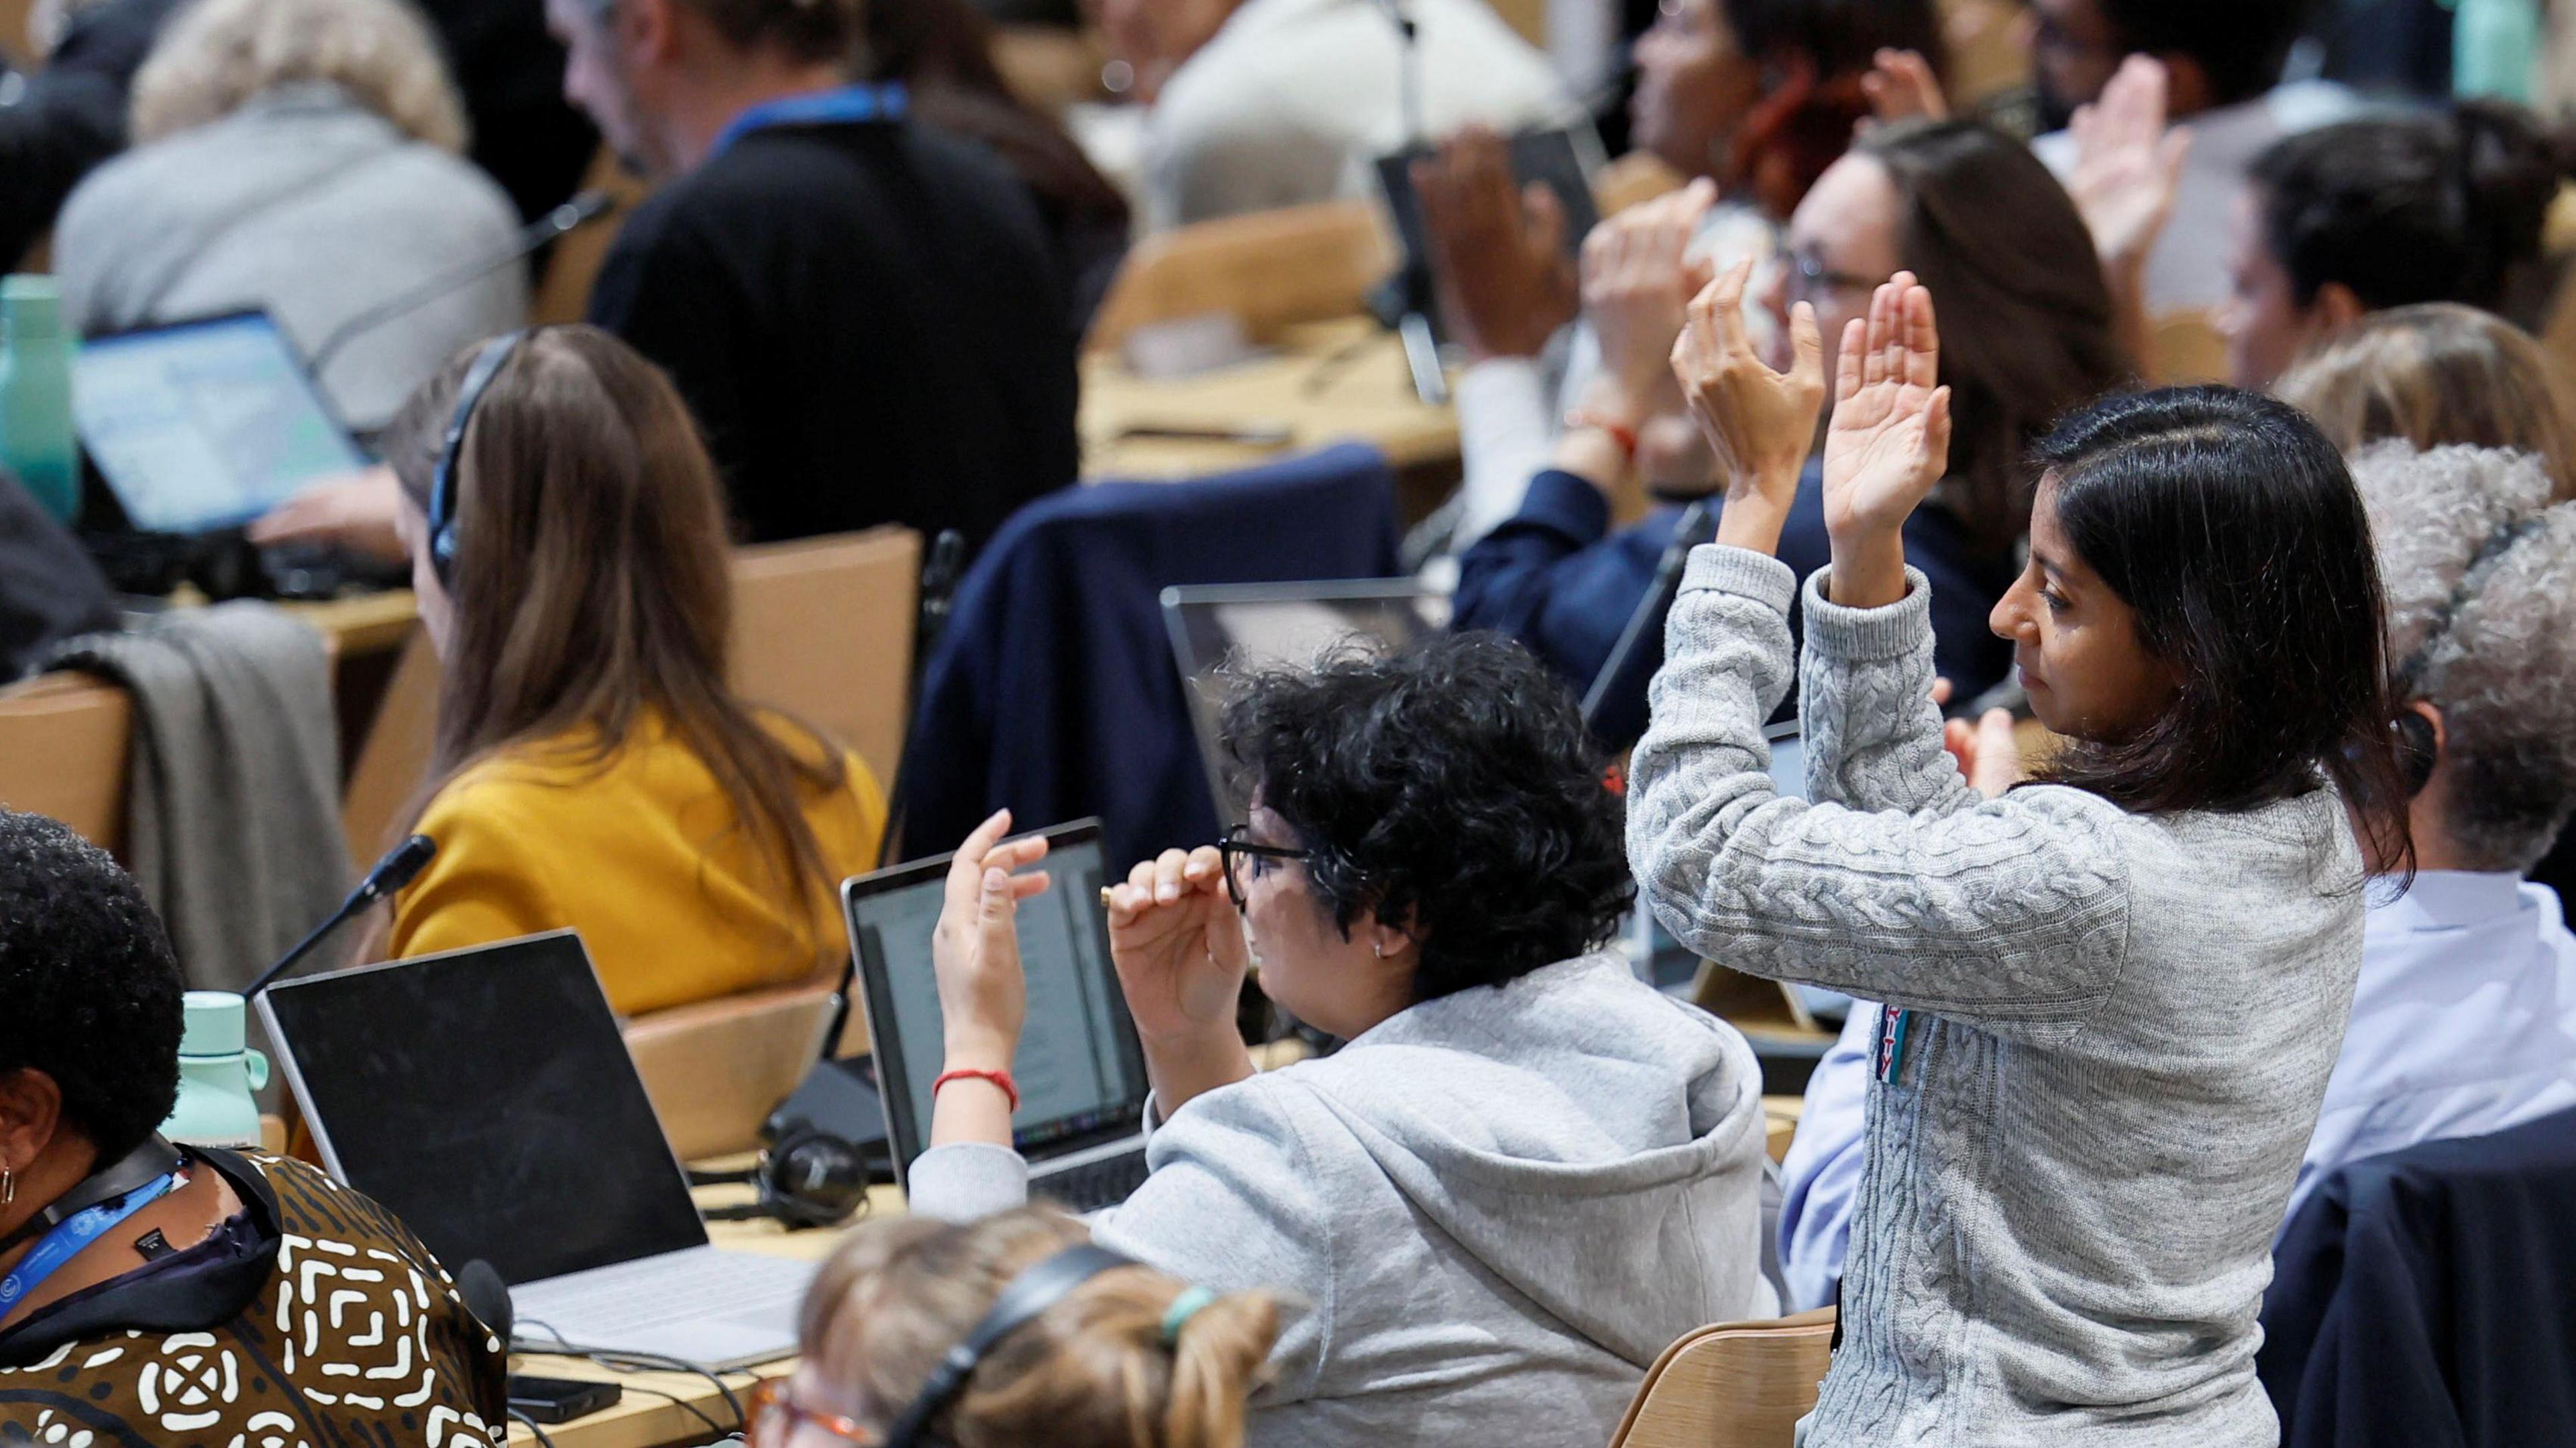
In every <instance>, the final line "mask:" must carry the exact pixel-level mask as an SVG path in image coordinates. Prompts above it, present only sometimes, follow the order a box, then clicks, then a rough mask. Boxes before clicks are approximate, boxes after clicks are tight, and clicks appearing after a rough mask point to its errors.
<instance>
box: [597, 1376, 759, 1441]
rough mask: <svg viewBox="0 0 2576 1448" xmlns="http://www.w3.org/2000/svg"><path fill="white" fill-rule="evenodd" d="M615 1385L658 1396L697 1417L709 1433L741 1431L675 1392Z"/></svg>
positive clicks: (631, 1385) (638, 1384)
mask: <svg viewBox="0 0 2576 1448" xmlns="http://www.w3.org/2000/svg"><path fill="white" fill-rule="evenodd" d="M617 1386H619V1387H621V1388H623V1389H625V1390H626V1391H628V1392H630V1393H642V1394H644V1395H645V1396H646V1397H648V1398H660V1399H661V1400H663V1401H664V1402H666V1403H669V1404H670V1405H671V1406H672V1407H675V1408H677V1409H679V1410H680V1411H681V1412H683V1413H686V1414H688V1415H689V1416H690V1417H692V1418H695V1419H697V1420H698V1421H699V1422H701V1423H704V1424H706V1425H707V1431H708V1432H710V1433H714V1434H717V1435H719V1436H722V1435H724V1434H727V1433H739V1432H741V1431H742V1430H741V1429H739V1428H731V1429H729V1428H727V1427H725V1425H724V1424H722V1423H719V1422H717V1421H716V1420H715V1419H713V1418H710V1417H708V1416H707V1412H706V1410H705V1409H704V1408H701V1407H699V1406H698V1405H697V1404H695V1403H692V1402H690V1401H689V1400H688V1399H686V1398H684V1397H681V1396H680V1395H679V1394H677V1393H666V1392H664V1391H662V1390H661V1389H660V1388H648V1387H646V1386H644V1385H643V1384H642V1383H619V1384H618V1385H617Z"/></svg>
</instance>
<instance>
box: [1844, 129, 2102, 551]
mask: <svg viewBox="0 0 2576 1448" xmlns="http://www.w3.org/2000/svg"><path fill="white" fill-rule="evenodd" d="M1854 150H1855V151H1857V152H1860V153H1862V154H1866V155H1869V156H1873V157H1875V158H1877V160H1878V161H1879V162H1880V164H1882V165H1884V166H1886V167H1887V172H1888V176H1889V178H1890V179H1891V180H1893V181H1894V182H1895V184H1896V191H1897V195H1898V197H1899V198H1901V205H1902V214H1903V217H1904V220H1903V223H1902V227H1903V229H1902V233H1901V235H1900V236H1899V238H1898V241H1897V256H1898V257H1899V258H1900V259H1901V260H1902V261H1903V262H1904V264H1905V266H1906V267H1907V269H1909V270H1911V271H1912V272H1913V273H1914V274H1915V275H1916V276H1918V277H1920V278H1922V280H1923V285H1924V286H1926V287H1929V288H1930V289H1931V291H1932V296H1933V298H1934V299H1935V300H1936V301H1937V302H1938V303H1939V305H1940V308H1941V380H1942V381H1943V382H1945V383H1947V384H1949V387H1950V415H1951V417H1952V419H1953V421H1952V425H1951V442H1950V475H1949V477H1947V478H1945V479H1944V480H1943V481H1942V484H1941V490H1940V491H1939V492H1938V493H1936V494H1935V495H1934V496H1935V498H1936V499H1937V500H1938V501H1940V502H1941V503H1943V504H1944V505H1946V506H1947V507H1948V508H1949V509H1950V511H1951V512H1952V513H1954V514H1956V515H1957V516H1958V517H1959V519H1960V520H1961V521H1962V522H1964V523H1965V524H1966V525H1967V528H1968V534H1969V537H1970V538H1971V539H1972V540H1974V542H1975V543H1976V544H1977V546H1979V547H1981V548H1983V549H1985V550H1987V551H1988V552H1990V553H1996V554H2001V553H2005V552H2008V551H2010V549H2011V548H2012V546H2013V544H2014V542H2015V541H2016V540H2018V539H2019V538H2020V537H2021V535H2022V534H2023V533H2024V532H2026V531H2028V529H2029V527H2030V500H2031V488H2030V477H2029V474H2028V471H2027V469H2026V468H2025V467H2024V465H2023V455H2024V453H2025V452H2026V451H2027V450H2028V448H2029V447H2030V445H2031V444H2032V443H2033V442H2036V441H2037V440H2038V439H2039V438H2040V436H2041V435H2042V434H2043V433H2045V432H2046V431H2047V430H2048V427H2049V425H2050V424H2051V423H2053V422H2055V421H2056V420H2057V419H2058V418H2059V417H2060V416H2061V415H2063V414H2065V413H2066V412H2068V411H2070V410H2072V409H2074V408H2075V407H2077V406H2078V405H2080V404H2082V403H2085V402H2089V401H2091V400H2092V399H2093V398H2095V397H2098V396H2100V395H2101V394H2102V393H2103V392H2105V391H2107V390H2109V389H2110V388H2112V387H2114V386H2116V385H2118V384H2120V383H2121V382H2123V381H2125V380H2127V379H2128V378H2129V377H2130V376H2131V375H2132V373H2133V372H2134V368H2133V366H2132V363H2131V359H2130V358H2129V357H2127V356H2126V355H2125V354H2123V353H2122V351H2121V350H2120V344H2119V343H2118V341H2117V340H2115V339H2114V337H2113V336H2112V333H2111V294H2110V291H2109V289H2108V288H2107V287H2106V286H2105V285H2104V284H2103V281H2102V264H2101V262H2100V261H2099V260H2098V259H2097V257H2096V254H2095V252H2094V249H2093V236H2092V233H2090V232H2089V231H2087V230H2085V228H2084V219H2083V218H2082V217H2081V216H2078V215H2077V214H2076V212H2075V203H2073V202H2072V201H2069V200H2067V199H2066V190H2065V188H2064V187H2062V186H2060V185H2059V184H2058V182H2057V178H2056V177H2054V176H2051V175H2050V174H2049V172H2048V168H2047V167H2046V166H2043V165H2041V164H2040V162H2039V160H2038V158H2037V157H2035V156H2033V155H2031V153H2030V148H2029V147H2027V146H2025V145H2023V144H2022V143H2021V142H2019V141H2016V140H2013V139H2012V138H2011V137H2009V136H2007V135H2005V134H2004V133H2003V132H2001V131H1998V130H1996V129H1994V128H1993V127H1992V126H1988V125H1984V124H1981V123H1979V122H1976V121H1929V122H1916V123H1912V124H1907V125H1896V126H1887V127H1882V128H1881V129H1879V130H1877V131H1875V132H1872V133H1871V134H1870V135H1869V136H1868V137H1866V138H1864V139H1863V140H1862V141H1861V142H1860V143H1859V145H1857V146H1856V147H1854Z"/></svg>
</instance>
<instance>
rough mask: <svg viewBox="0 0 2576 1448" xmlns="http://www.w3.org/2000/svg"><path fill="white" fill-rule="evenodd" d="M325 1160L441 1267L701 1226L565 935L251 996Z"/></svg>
mask: <svg viewBox="0 0 2576 1448" xmlns="http://www.w3.org/2000/svg"><path fill="white" fill-rule="evenodd" d="M259 1008H260V1015H261V1017H262V1019H263V1020H264V1021H265V1022H266V1023H267V1025H268V1029H269V1037H270V1039H271V1040H273V1041H275V1042H276V1043H277V1046H278V1050H279V1054H280V1055H281V1056H282V1057H283V1063H284V1065H285V1066H286V1070H287V1073H288V1079H289V1080H290V1081H291V1082H292V1083H293V1085H294V1088H295V1097H296V1100H297V1102H298V1103H299V1104H301V1105H302V1107H303V1108H304V1115H305V1119H306V1120H307V1121H308V1122H310V1123H311V1125H312V1127H313V1135H314V1140H315V1143H316V1144H317V1145H319V1146H320V1147H321V1148H322V1156H323V1162H324V1164H325V1165H327V1166H328V1167H329V1168H330V1169H331V1174H332V1175H333V1176H334V1177H337V1178H338V1179H339V1180H341V1181H343V1182H345V1183H347V1184H348V1185H350V1186H352V1187H355V1188H356V1189H358V1190H359V1191H362V1192H364V1193H366V1194H367V1195H368V1196H371V1197H373V1198H375V1199H376V1200H377V1201H378V1202H380V1203H382V1204H383V1205H384V1206H385V1207H386V1208H388V1209H390V1210H391V1211H392V1212H393V1213H394V1215H396V1216H398V1217H400V1218H402V1220H403V1224H404V1225H405V1226H408V1227H410V1228H411V1229H412V1231H414V1232H415V1233H418V1234H419V1236H420V1239H421V1240H422V1241H423V1242H426V1243H428V1244H429V1248H430V1250H431V1251H433V1252H435V1253H437V1254H438V1260H439V1261H440V1262H441V1263H442V1264H444V1265H445V1266H446V1267H447V1269H448V1270H449V1271H450V1272H455V1271H459V1270H462V1269H463V1267H464V1266H465V1264H466V1263H468V1262H471V1261H473V1260H475V1259H476V1258H478V1257H479V1258H481V1259H482V1260H484V1261H486V1262H489V1263H491V1264H492V1266H493V1269H494V1270H495V1271H497V1272H499V1273H500V1274H501V1278H502V1280H503V1281H505V1282H508V1283H509V1284H510V1285H512V1286H514V1287H515V1286H518V1285H520V1284H523V1283H528V1282H539V1281H543V1280H545V1279H546V1278H549V1277H559V1276H562V1275H564V1274H565V1273H569V1272H578V1271H581V1270H583V1269H584V1268H589V1267H604V1266H608V1265H611V1264H613V1263H618V1262H628V1261H633V1260H635V1259H637V1258H641V1257H650V1256H655V1255H658V1254H660V1253H664V1252H676V1251H680V1250H682V1249H684V1248H689V1247H697V1246H703V1245H704V1244H705V1243H706V1240H707V1236H706V1229H705V1228H704V1227H703V1226H702V1225H700V1223H699V1220H698V1212H697V1207H696V1204H695V1203H693V1202H692V1201H691V1200H690V1199H689V1189H688V1184H687V1181H686V1179H685V1178H683V1177H682V1175H681V1173H680V1167H679V1163H678V1162H676V1161H675V1160H673V1159H672V1156H671V1148H670V1145H669V1143H668V1142H667V1141H666V1140H665V1139H664V1137H663V1135H662V1126H661V1123H660V1122H659V1121H658V1120H656V1119H655V1118H654V1115H653V1103H652V1102H651V1101H650V1100H649V1099H647V1098H646V1096H645V1095H644V1083H643V1082H642V1080H641V1079H639V1078H638V1077H637V1076H636V1074H635V1063H634V1062H633V1060H631V1059H630V1058H629V1057H628V1056H627V1054H626V1042H625V1040H624V1039H623V1038H622V1037H621V1036H620V1035H619V1034H618V1029H617V1020H616V1018H615V1017H614V1016H612V1015H610V1014H609V1010H608V998H607V997H606V996H605V995H603V994H602V993H601V992H600V988H599V979H598V977H597V976H595V975H593V974H592V973H591V968H590V957H589V955H588V954H587V953H585V952H584V951H583V950H582V947H581V938H580V937H579V936H577V935H575V934H574V933H573V932H571V931H569V930H564V931H558V932H556V933H554V934H552V935H539V936H532V937H530V938H528V939H525V940H514V941H509V942H507V943H504V944H500V945H491V946H484V947H480V948H478V949H474V950H462V951H457V952H454V953H452V954H448V955H432V956H423V957H420V958H418V959H415V960H401V961H394V962H391V963H389V964H385V965H373V966H365V967H362V968H360V969H357V970H349V971H341V972H338V973H336V974H332V975H320V976H313V977H311V978H309V979H305V980H296V981H288V982H286V983H285V984H283V985H279V986H276V987H274V988H272V989H271V990H270V991H269V992H268V993H267V994H266V995H264V996H262V997H260V1000H259Z"/></svg>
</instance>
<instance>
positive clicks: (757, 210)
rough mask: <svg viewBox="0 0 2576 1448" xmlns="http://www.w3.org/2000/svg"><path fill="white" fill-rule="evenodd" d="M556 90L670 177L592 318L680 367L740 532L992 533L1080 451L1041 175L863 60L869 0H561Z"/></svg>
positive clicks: (1064, 315)
mask: <svg viewBox="0 0 2576 1448" xmlns="http://www.w3.org/2000/svg"><path fill="white" fill-rule="evenodd" d="M546 14H547V17H548V23H549V24H550V25H551V26H552V27H553V29H554V31H555V33H556V35H557V36H558V37H560V38H561V39H562V40H563V42H564V45H565V48H566V51H567V59H566V61H565V66H564V94H565V95H567V96H569V97H570V98H571V99H572V100H573V101H574V102H575V103H576V104H578V105H579V106H580V107H581V108H582V109H583V110H585V111H587V112H589V113H590V115H591V117H592V118H593V119H594V120H596V121H597V122H598V123H599V127H600V132H601V134H602V135H603V136H604V137H606V139H607V140H608V142H609V144H610V145H611V146H613V147H615V148H616V150H617V152H618V154H619V155H621V156H622V157H624V158H626V159H627V161H628V162H629V163H630V164H631V165H632V166H634V167H635V168H636V169H638V170H639V171H641V172H642V173H644V174H645V175H648V176H652V177H656V178H659V179H660V180H661V181H662V185H661V187H660V189H659V190H657V191H656V192H655V193H654V194H653V196H652V197H651V198H650V199H648V200H647V201H645V202H644V203H643V204H642V205H640V206H638V207H637V208H636V209H635V210H634V212H633V213H632V214H630V215H629V216H628V217H627V219H626V224H625V226H624V228H623V229H622V230H620V231H619V233H618V237H617V242H616V244H615V246H614V247H612V248H611V249H610V251H609V254H608V257H607V260H606V261H605V262H604V263H603V264H602V265H601V268H600V273H599V279H598V282H597V284H596V286H595V287H594V288H593V290H592V292H591V297H590V320H591V321H592V322H593V323H595V324H597V325H599V326H601V327H604V328H606V329H607V330H609V331H611V332H614V333H616V334H617V335H618V336H620V337H622V338H624V339H625V340H626V341H627V342H629V343H631V344H633V346H634V347H635V348H636V350H637V351H640V352H642V353H643V354H644V355H645V356H646V357H648V358H651V359H652V360H653V361H654V362H656V363H658V364H660V365H661V367H662V368H663V369H664V370H666V371H667V372H669V373H670V375H671V380H672V381H673V382H675V383H677V384H678V386H679V389H680V394H681V396H683V397H684V398H686V399H687V400H688V404H689V410H690V411H691V412H692V413H694V414H695V415H696V418H697V421H698V424H699V426H700V427H701V428H702V429H703V430H704V433H705V437H706V441H707V447H708V449H709V450H710V451H711V452H712V453H713V454H714V455H715V459H716V463H717V466H718V468H719V469H720V471H721V473H722V475H723V478H724V481H725V485H726V490H727V494H728V496H729V499H730V501H731V505H732V507H731V511H732V515H733V519H734V523H735V526H736V530H737V532H738V534H739V536H740V537H741V538H742V539H744V540H745V541H751V542H767V541H771V540H776V539H785V538H803V537H811V536H814V535H816V534H823V533H841V532H848V531H851V530H854V529H859V528H866V527H871V526H874V525H876V524H879V523H901V524H903V525H905V526H907V527H911V528H915V529H919V530H921V531H922V532H924V533H926V534H927V533H935V532H937V531H938V530H940V529H942V528H952V527H953V528H956V529H958V530H960V531H961V532H963V533H965V534H966V536H967V538H968V540H969V541H970V542H978V543H980V542H981V541H982V540H983V539H984V538H986V537H988V536H989V535H990V534H991V533H992V531H993V530H994V529H995V528H997V527H999V526H1000V525H1001V521H1002V519H1003V518H1005V517H1007V516H1008V515H1009V514H1010V512H1011V511H1012V509H1014V508H1016V507H1018V506H1019V505H1020V504H1022V503H1024V502H1027V501H1028V500H1029V499H1031V498H1034V497H1036V496H1038V495H1039V494H1041V493H1045V492H1049V491H1052V490H1054V489H1056V488H1060V487H1063V486H1065V485H1066V484H1069V483H1071V482H1072V481H1073V480H1074V477H1075V475H1076V473H1077V472H1078V470H1079V457H1078V453H1079V445H1078V443H1077V441H1076V437H1075V432H1074V406H1075V397H1076V391H1077V387H1078V383H1077V379H1076V376H1075V368H1074V352H1075V347H1076V345H1077V341H1078V339H1077V338H1076V336H1075V334H1074V329H1073V324H1072V317H1073V309H1072V307H1071V305H1070V304H1069V303H1068V302H1067V300H1066V299H1067V296H1068V289H1067V284H1066V280H1065V278H1064V276H1063V275H1062V268H1061V267H1060V266H1059V264H1058V262H1057V259H1056V255H1055V250H1054V247H1053V244H1052V242H1051V240H1050V238H1049V235H1048V231H1047V226H1046V221H1045V218H1044V217H1043V215H1042V214H1041V213H1040V210H1039V207H1038V204H1037V202H1036V201H1035V200H1034V199H1033V198H1032V197H1031V195H1030V192H1029V188H1028V187H1027V186H1026V185H1024V184H1023V183H1022V181H1021V179H1020V177H1019V176H1018V175H1017V174H1015V173H1014V172H1013V171H1012V170H1011V169H1010V168H1009V166H1007V165H1006V164H1004V162H1003V161H1002V160H1001V158H1000V157H998V156H996V155H995V154H994V153H993V152H992V151H991V150H989V149H987V148H986V147H984V146H981V145H977V144H975V143H974V142H972V141H967V140H962V139H959V138H956V137H953V136H950V135H948V134H947V133H946V132H944V131H941V130H940V129H938V128H937V127H935V126H930V125H919V124H915V123H913V121H912V120H911V118H910V97H909V94H908V93H907V92H906V91H905V90H904V89H903V88H902V87H901V86H899V85H896V84H892V83H888V82H872V83H865V84H859V83H853V82H852V81H850V79H849V75H848V72H849V66H850V57H851V56H852V55H853V54H854V53H855V52H856V50H857V48H858V46H859V44H860V41H861V39H862V37H863V35H864V33H865V32H864V28H863V26H864V20H863V16H862V14H861V8H860V6H859V4H858V3H857V0H548V4H547V7H546Z"/></svg>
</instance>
